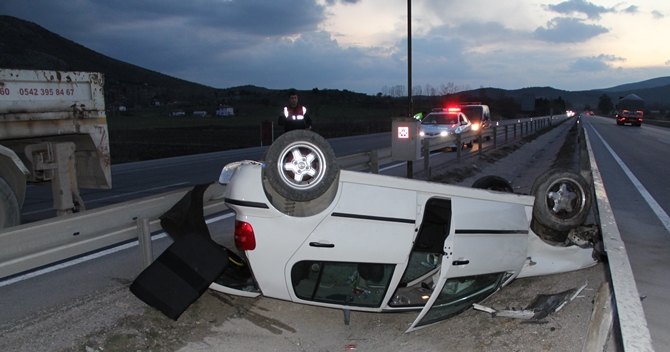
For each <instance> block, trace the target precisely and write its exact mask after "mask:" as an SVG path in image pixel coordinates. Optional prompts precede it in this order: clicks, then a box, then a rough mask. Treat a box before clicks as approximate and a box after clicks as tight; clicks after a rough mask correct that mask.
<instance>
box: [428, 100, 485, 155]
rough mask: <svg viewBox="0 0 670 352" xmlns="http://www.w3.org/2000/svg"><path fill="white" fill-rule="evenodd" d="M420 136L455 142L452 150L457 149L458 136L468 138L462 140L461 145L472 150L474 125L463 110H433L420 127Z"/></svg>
mask: <svg viewBox="0 0 670 352" xmlns="http://www.w3.org/2000/svg"><path fill="white" fill-rule="evenodd" d="M419 129H420V130H419V136H420V137H421V139H424V138H442V139H444V140H445V141H450V142H453V144H452V145H451V147H452V148H457V147H458V145H457V140H456V135H457V134H461V135H462V136H466V137H465V138H461V143H462V144H463V145H467V146H468V147H469V148H472V145H473V142H474V140H473V138H475V136H474V134H473V133H470V131H472V123H471V122H470V120H469V119H468V117H467V116H465V114H464V113H462V112H461V108H448V109H437V108H436V109H433V111H432V112H431V113H430V114H428V115H426V116H425V117H424V118H423V119H422V120H421V126H420V127H419Z"/></svg>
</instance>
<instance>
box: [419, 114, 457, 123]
mask: <svg viewBox="0 0 670 352" xmlns="http://www.w3.org/2000/svg"><path fill="white" fill-rule="evenodd" d="M457 123H458V115H453V114H428V116H426V117H424V118H423V120H422V121H421V124H422V125H454V124H457Z"/></svg>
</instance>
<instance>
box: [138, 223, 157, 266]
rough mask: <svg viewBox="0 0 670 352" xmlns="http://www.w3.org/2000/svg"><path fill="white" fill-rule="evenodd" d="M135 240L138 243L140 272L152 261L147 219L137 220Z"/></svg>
mask: <svg viewBox="0 0 670 352" xmlns="http://www.w3.org/2000/svg"><path fill="white" fill-rule="evenodd" d="M137 232H138V236H137V239H138V240H139V242H140V256H141V258H142V270H144V269H146V268H147V267H148V266H149V265H150V264H151V262H153V261H154V255H153V250H152V247H151V230H149V219H147V218H142V219H139V218H138V219H137Z"/></svg>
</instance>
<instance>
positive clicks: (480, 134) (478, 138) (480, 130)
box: [477, 126, 482, 155]
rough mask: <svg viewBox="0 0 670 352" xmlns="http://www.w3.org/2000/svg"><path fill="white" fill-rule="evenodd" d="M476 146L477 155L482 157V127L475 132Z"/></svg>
mask: <svg viewBox="0 0 670 352" xmlns="http://www.w3.org/2000/svg"><path fill="white" fill-rule="evenodd" d="M477 145H478V147H479V149H478V151H479V155H482V126H479V130H478V131H477Z"/></svg>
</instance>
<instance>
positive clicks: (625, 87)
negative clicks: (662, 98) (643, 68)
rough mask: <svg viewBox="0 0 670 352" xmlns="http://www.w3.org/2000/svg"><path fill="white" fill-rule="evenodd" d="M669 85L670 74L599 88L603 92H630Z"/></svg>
mask: <svg viewBox="0 0 670 352" xmlns="http://www.w3.org/2000/svg"><path fill="white" fill-rule="evenodd" d="M668 85H670V76H666V77H658V78H652V79H648V80H646V81H642V82H637V83H628V84H622V85H620V86H616V87H612V88H606V89H599V90H600V91H603V92H607V93H615V92H629V91H632V90H641V89H649V88H657V87H663V86H668Z"/></svg>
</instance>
